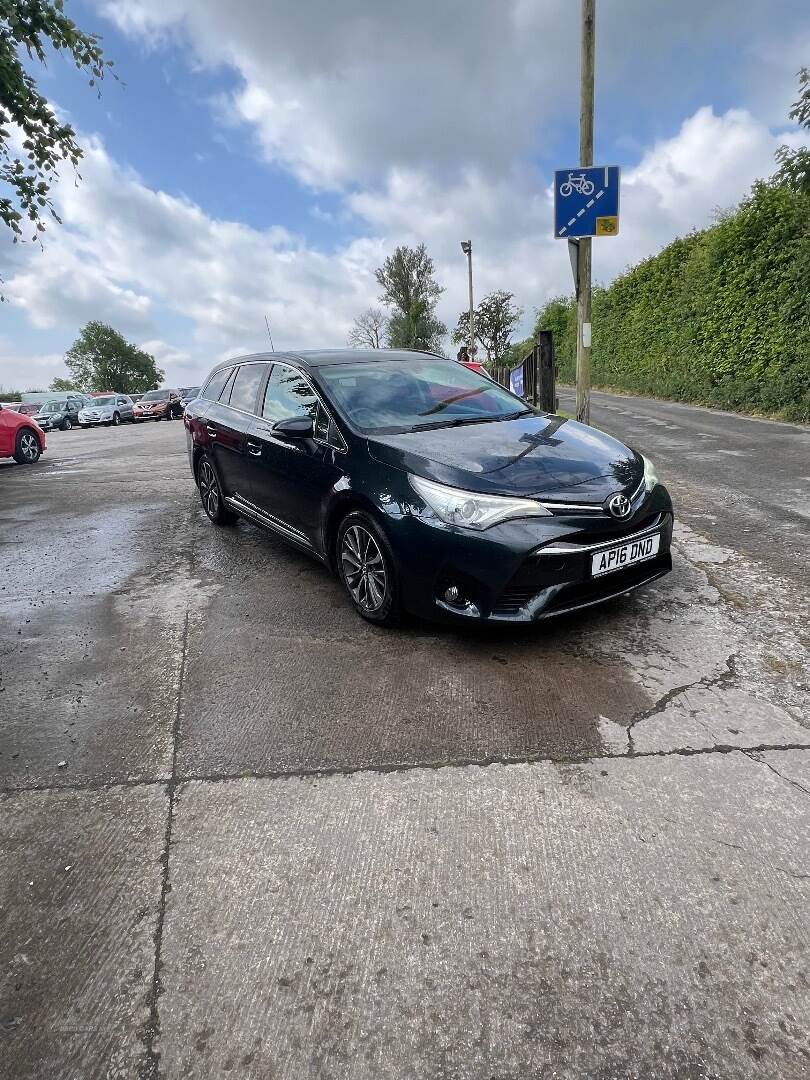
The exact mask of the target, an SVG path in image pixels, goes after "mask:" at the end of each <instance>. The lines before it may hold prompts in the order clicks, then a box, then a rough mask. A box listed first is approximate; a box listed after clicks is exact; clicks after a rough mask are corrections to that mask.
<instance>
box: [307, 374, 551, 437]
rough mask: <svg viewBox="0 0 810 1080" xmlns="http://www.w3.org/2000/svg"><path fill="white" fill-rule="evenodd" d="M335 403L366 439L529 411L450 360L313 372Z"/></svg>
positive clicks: (503, 417) (516, 414)
mask: <svg viewBox="0 0 810 1080" xmlns="http://www.w3.org/2000/svg"><path fill="white" fill-rule="evenodd" d="M318 374H319V376H320V377H321V378H322V379H323V381H324V383H325V384H326V387H327V389H328V390H329V392H330V394H331V396H332V397H333V398H334V400H335V403H336V404H337V405H338V407H339V408H340V410H341V412H343V413H344V414H345V416H346V417H347V419H348V420H349V421H350V422H351V423H352V424H353V425H354V426H355V427H358V428H360V429H361V430H362V431H363V432H365V433H366V434H394V433H398V432H403V431H419V430H423V429H425V428H435V427H451V426H454V425H456V424H463V423H486V422H487V421H497V420H506V419H512V418H513V417H516V416H520V415H522V414H523V413H525V412H530V411H531V410H530V409H528V408H527V406H526V405H525V404H524V403H523V402H522V401H521V400H520V399H519V398H516V397H515V396H514V395H513V394H510V393H509V391H508V390H504V389H503V387H501V386H498V385H497V384H496V383H494V382H492V380H491V379H488V378H487V377H486V376H484V375H479V374H478V372H477V371H472V370H470V369H469V368H465V367H462V366H461V364H457V363H455V361H453V360H442V359H440V358H438V357H437V358H436V359H432V358H430V359H428V358H424V359H417V358H415V359H413V360H377V361H371V362H369V363H360V364H330V365H326V366H324V367H319V368H318Z"/></svg>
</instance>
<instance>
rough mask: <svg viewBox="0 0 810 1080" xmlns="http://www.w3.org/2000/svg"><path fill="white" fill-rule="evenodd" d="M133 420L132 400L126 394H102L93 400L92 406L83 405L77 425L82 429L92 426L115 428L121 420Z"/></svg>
mask: <svg viewBox="0 0 810 1080" xmlns="http://www.w3.org/2000/svg"><path fill="white" fill-rule="evenodd" d="M134 419H135V414H134V412H133V403H132V398H131V397H129V395H128V394H104V395H103V396H101V397H96V398H93V402H92V404H91V405H85V406H84V407H83V408H82V410H81V412H80V413H79V423H80V424H81V426H82V427H83V428H88V427H92V426H93V425H94V424H106V425H107V427H109V426H110V425H112V426H113V427H117V426H118V425H119V424H120V423H121V421H122V420H130V421H134Z"/></svg>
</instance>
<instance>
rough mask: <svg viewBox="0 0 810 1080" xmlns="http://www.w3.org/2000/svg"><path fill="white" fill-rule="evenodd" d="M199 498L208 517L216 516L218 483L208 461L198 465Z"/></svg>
mask: <svg viewBox="0 0 810 1080" xmlns="http://www.w3.org/2000/svg"><path fill="white" fill-rule="evenodd" d="M199 479H200V498H201V499H202V504H203V506H204V507H205V512H206V514H208V516H209V517H210V518H215V517H216V516H217V510H218V509H219V485H218V484H217V478H216V476H215V475H214V470H213V469H212V468H211V465H210V463H209V462H208V461H203V462H202V464H201V465H200V475H199Z"/></svg>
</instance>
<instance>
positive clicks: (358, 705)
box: [178, 603, 649, 776]
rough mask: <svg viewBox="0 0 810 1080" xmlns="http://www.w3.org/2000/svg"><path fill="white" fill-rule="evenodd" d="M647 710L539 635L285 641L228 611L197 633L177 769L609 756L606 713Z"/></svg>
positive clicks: (600, 667) (203, 772)
mask: <svg viewBox="0 0 810 1080" xmlns="http://www.w3.org/2000/svg"><path fill="white" fill-rule="evenodd" d="M327 617H328V616H327ZM349 617H350V618H351V619H356V616H354V614H353V612H352V611H349ZM340 618H341V622H342V616H341V617H340ZM344 625H345V624H344ZM648 703H649V701H648V698H647V697H646V696H645V695H644V693H643V691H642V689H641V688H640V687H638V686H637V685H634V684H633V683H632V681H630V680H629V679H627V678H626V677H625V676H624V674H623V672H622V670H621V668H620V667H619V666H618V665H613V664H610V663H609V662H605V661H595V660H592V659H589V658H588V657H585V656H579V657H572V656H570V655H566V654H564V653H560V652H559V651H558V649H557V648H556V645H555V643H553V642H551V641H549V640H548V639H547V638H543V637H536V636H535V637H534V638H530V639H522V640H520V641H517V642H515V641H514V640H511V639H509V638H498V637H494V638H481V637H474V638H470V637H468V638H457V637H453V636H452V635H451V636H449V637H441V636H436V637H432V638H431V637H427V636H418V635H414V636H410V637H409V636H407V635H405V636H403V635H401V634H393V635H392V634H390V633H385V632H381V631H375V630H371V629H367V628H366V627H364V626H362V625H361V626H360V627H358V628H357V631H356V633H354V634H352V635H351V636H349V637H346V638H344V639H341V637H340V636H339V635H338V634H336V633H334V632H332V633H330V634H329V635H328V636H323V635H322V633H321V631H320V630H319V629H316V628H315V627H313V628H312V629H311V630H310V632H309V633H308V634H307V635H306V636H287V635H282V634H270V633H268V632H267V624H266V622H265V621H264V619H263V616H262V608H261V606H260V604H258V603H257V605H256V606H255V607H254V608H253V610H252V611H247V610H245V611H244V612H243V614H242V617H241V619H240V620H238V621H236V620H227V621H226V620H225V619H223V612H222V608H221V606H218V608H217V611H216V613H211V614H210V615H209V617H208V618H207V619H205V620H204V621H202V622H201V623H199V624H197V625H192V626H191V628H190V632H189V638H188V655H187V663H186V672H185V679H184V687H183V697H182V704H181V711H180V727H179V750H178V771H179V774H180V775H181V776H187V775H193V776H211V775H220V774H234V773H241V772H260V773H264V772H271V773H272V772H299V771H307V770H314V769H356V768H365V767H369V766H377V767H380V766H394V765H405V764H412V763H421V764H428V763H433V764H437V763H438V764H447V763H450V762H465V761H487V760H499V761H500V760H510V759H511V760H514V759H525V758H527V757H532V756H557V757H566V756H587V755H589V754H594V753H599V752H601V749H602V742H601V737H600V730H599V722H598V717H599V713H600V712H601V711H609V712H610V713H611V714H613V715H632V714H633V713H634V711H636V710H638V709H640V708H643V707H644V706H645V705H647V704H648Z"/></svg>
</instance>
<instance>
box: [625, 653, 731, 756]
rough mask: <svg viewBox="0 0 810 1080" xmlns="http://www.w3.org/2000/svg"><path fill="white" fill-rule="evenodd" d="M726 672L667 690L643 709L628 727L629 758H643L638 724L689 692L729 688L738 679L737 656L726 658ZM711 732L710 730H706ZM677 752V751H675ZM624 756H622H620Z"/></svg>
mask: <svg viewBox="0 0 810 1080" xmlns="http://www.w3.org/2000/svg"><path fill="white" fill-rule="evenodd" d="M725 663H726V670H725V671H719V672H717V673H716V674H714V675H703V676H701V678H699V679H695V680H694V682H690V683H686V684H685V685H683V686H675V687H673V688H672V689H671V690H667V692H666V693H665V694H662V695H661V697H660V698H659V699H658V700H657V701H656V702H655V704H654V705H651V706H650V707H649V708H648V709H643V710H642V711H641V712H639V713H636V714H635V715H634V716H633V717H631V719H630V723H629V724H628V725H627V754H628V756H629V757H637V756H642V755H640V754H637V753H636V749H635V744H634V742H633V728H634V727H635V726H636V724H640V723H641V722H642V721H643V720H649V719H651V718H652V717H653V716H658V715H659V713H662V712H664V711H665V709H666V707H667V705H669V703H670V702H671V701H674V700H675V699H676V698H678V697H680V696H681V694H685V693H687V692H688V691H689V690H697V689H701V690H709V689H711V688H713V687H715V686H728V685H730V684H731V683H732V682H733V681H734V679H736V677H737V654H736V653H731V654H730V655H729V656H727V657H726V661H725ZM706 730H707V731H708V730H709V729H708V728H707V729H706ZM709 733H710V734H711V732H709ZM673 752H677V751H673ZM619 756H622V755H619Z"/></svg>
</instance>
